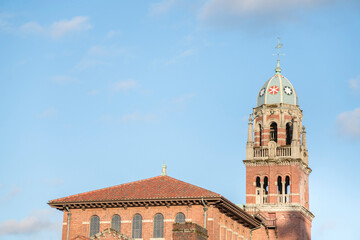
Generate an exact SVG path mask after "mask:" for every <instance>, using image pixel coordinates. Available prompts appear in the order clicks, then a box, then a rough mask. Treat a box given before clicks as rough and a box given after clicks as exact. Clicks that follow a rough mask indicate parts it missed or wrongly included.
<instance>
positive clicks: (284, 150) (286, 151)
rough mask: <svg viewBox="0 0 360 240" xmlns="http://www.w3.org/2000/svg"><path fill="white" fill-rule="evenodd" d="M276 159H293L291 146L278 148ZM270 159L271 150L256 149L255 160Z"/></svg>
mask: <svg viewBox="0 0 360 240" xmlns="http://www.w3.org/2000/svg"><path fill="white" fill-rule="evenodd" d="M275 153H276V157H291V147H290V146H281V147H277V148H276V151H275ZM267 157H269V148H268V147H267V146H266V147H265V146H264V147H254V158H267Z"/></svg>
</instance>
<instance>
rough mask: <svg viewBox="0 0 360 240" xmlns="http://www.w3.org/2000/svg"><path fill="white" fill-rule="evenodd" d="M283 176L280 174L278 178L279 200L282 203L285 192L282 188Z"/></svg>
mask: <svg viewBox="0 0 360 240" xmlns="http://www.w3.org/2000/svg"><path fill="white" fill-rule="evenodd" d="M281 180H282V179H281V176H278V178H277V202H278V203H282V202H283V201H282V193H283V189H282V181H281Z"/></svg>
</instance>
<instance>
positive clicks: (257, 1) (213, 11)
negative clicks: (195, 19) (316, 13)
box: [199, 0, 332, 24]
mask: <svg viewBox="0 0 360 240" xmlns="http://www.w3.org/2000/svg"><path fill="white" fill-rule="evenodd" d="M330 1H332V0H208V1H206V2H205V4H204V5H203V6H202V7H201V9H200V12H199V18H200V20H202V21H205V22H207V21H208V22H214V23H216V22H222V23H223V22H226V23H231V24H234V23H239V22H241V21H242V20H245V19H248V18H251V17H256V18H258V17H266V16H267V18H265V19H261V20H262V21H264V20H265V21H269V20H273V19H274V18H284V17H285V16H290V15H289V14H290V13H289V11H290V10H296V9H300V8H306V7H312V6H316V5H319V4H322V3H327V2H330ZM269 16H271V18H269ZM254 20H257V21H258V20H259V19H254Z"/></svg>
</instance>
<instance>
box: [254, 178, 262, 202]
mask: <svg viewBox="0 0 360 240" xmlns="http://www.w3.org/2000/svg"><path fill="white" fill-rule="evenodd" d="M255 191H256V193H255V194H256V204H260V198H261V195H260V192H261V183H260V177H256V189H255Z"/></svg>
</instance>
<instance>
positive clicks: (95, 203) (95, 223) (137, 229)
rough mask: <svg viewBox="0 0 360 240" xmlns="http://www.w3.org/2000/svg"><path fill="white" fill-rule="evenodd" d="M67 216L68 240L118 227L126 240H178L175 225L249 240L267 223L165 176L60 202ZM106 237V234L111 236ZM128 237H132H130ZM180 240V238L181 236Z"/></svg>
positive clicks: (94, 236)
mask: <svg viewBox="0 0 360 240" xmlns="http://www.w3.org/2000/svg"><path fill="white" fill-rule="evenodd" d="M49 205H50V206H51V207H54V208H56V209H58V210H61V211H63V212H64V218H63V235H62V240H69V239H100V238H101V235H102V234H103V235H104V234H105V233H104V232H107V231H108V229H113V230H115V231H117V232H119V233H121V235H119V237H123V238H124V239H130V238H132V239H144V240H155V239H156V240H163V239H169V240H170V239H173V232H174V223H179V224H185V222H187V223H195V224H197V225H199V226H203V227H204V228H205V229H206V230H207V234H208V236H207V239H209V240H215V239H224V240H225V239H232V240H240V239H249V237H250V234H251V230H252V229H254V228H257V227H259V226H260V225H261V223H260V221H259V220H256V219H255V218H254V217H252V216H251V215H250V214H248V213H246V212H245V211H244V210H243V209H241V208H240V207H238V206H237V205H235V204H234V203H232V202H230V201H229V200H227V199H226V198H224V197H223V196H221V195H220V194H217V193H214V192H211V191H209V190H206V189H203V188H200V187H197V186H195V185H192V184H189V183H185V182H183V181H180V180H177V179H175V178H172V177H169V176H167V175H166V173H165V172H163V174H162V175H161V176H157V177H153V178H149V179H144V180H140V181H136V182H131V183H126V184H122V185H118V186H114V187H109V188H104V189H100V190H95V191H91V192H86V193H81V194H77V195H72V196H69V197H65V198H60V199H55V200H52V201H50V202H49ZM105 235H106V234H105ZM125 236H126V237H127V238H125ZM176 236H179V234H177V235H176Z"/></svg>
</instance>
